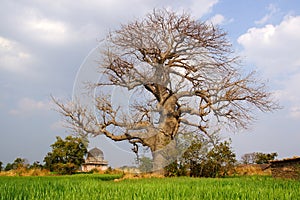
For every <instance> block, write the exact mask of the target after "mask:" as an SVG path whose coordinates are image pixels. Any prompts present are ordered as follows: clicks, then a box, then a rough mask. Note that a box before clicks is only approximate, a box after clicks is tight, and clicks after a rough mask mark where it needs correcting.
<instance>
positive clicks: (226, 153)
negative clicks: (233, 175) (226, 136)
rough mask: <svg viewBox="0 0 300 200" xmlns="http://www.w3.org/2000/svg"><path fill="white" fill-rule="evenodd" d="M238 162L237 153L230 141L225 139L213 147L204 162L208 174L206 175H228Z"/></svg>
mask: <svg viewBox="0 0 300 200" xmlns="http://www.w3.org/2000/svg"><path fill="white" fill-rule="evenodd" d="M235 163H236V155H235V153H234V152H233V151H232V149H231V147H230V142H228V141H224V142H221V143H219V144H217V145H216V146H214V148H212V149H211V150H210V151H209V152H208V154H207V156H206V160H205V161H204V163H203V164H202V166H204V169H205V171H206V173H207V174H205V173H204V176H208V177H217V176H226V175H228V172H229V171H230V170H232V169H233V167H234V165H235Z"/></svg>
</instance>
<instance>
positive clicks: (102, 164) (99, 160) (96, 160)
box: [82, 147, 108, 172]
mask: <svg viewBox="0 0 300 200" xmlns="http://www.w3.org/2000/svg"><path fill="white" fill-rule="evenodd" d="M107 168H108V162H107V161H106V160H104V154H103V151H101V150H100V149H98V148H96V147H95V148H93V149H91V150H90V151H89V152H88V154H87V157H86V159H85V163H83V164H82V171H84V172H88V171H91V170H94V169H96V170H100V171H101V170H106V169H107Z"/></svg>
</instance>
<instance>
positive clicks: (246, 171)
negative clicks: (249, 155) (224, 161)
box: [235, 164, 272, 176]
mask: <svg viewBox="0 0 300 200" xmlns="http://www.w3.org/2000/svg"><path fill="white" fill-rule="evenodd" d="M235 173H236V174H237V175H250V176H251V175H272V172H271V168H270V167H269V168H267V165H258V164H249V165H238V166H237V167H235Z"/></svg>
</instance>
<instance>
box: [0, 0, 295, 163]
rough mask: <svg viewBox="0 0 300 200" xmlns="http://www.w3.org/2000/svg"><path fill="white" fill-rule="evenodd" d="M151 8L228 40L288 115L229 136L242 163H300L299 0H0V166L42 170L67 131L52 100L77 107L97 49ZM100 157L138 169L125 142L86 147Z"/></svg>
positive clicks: (264, 118)
mask: <svg viewBox="0 0 300 200" xmlns="http://www.w3.org/2000/svg"><path fill="white" fill-rule="evenodd" d="M154 8H168V9H172V10H175V11H178V12H182V11H183V10H184V11H187V12H189V13H190V14H191V16H193V18H195V19H198V20H208V21H210V22H212V23H214V24H217V25H219V26H220V27H221V28H222V29H224V30H225V31H226V32H227V33H228V39H229V40H230V41H231V42H232V44H233V49H234V50H235V51H236V53H237V54H238V55H240V56H241V58H242V60H243V68H245V69H246V70H256V71H257V72H258V74H259V75H260V77H261V79H262V80H265V81H267V85H268V88H269V90H270V91H271V92H272V93H273V98H274V100H276V101H278V102H279V103H280V105H281V106H282V109H281V110H278V111H274V112H273V113H258V114H257V117H256V121H255V122H254V124H253V125H252V126H251V128H250V129H248V130H241V131H240V132H238V133H234V134H233V133H227V134H226V136H227V137H230V138H231V139H232V147H233V150H234V151H235V153H236V154H237V156H238V158H239V157H240V156H241V155H243V154H245V153H250V152H258V151H259V152H278V154H279V158H286V157H292V156H296V155H298V156H300V132H299V130H300V123H299V122H300V90H299V85H300V55H299V50H298V47H300V4H299V2H298V1H297V0H251V1H249V0H241V1H236V0H186V1H176V0H165V1H162V0H144V1H142V0H127V1H121V0H90V1H85V0H78V1H70V0H56V1H51V0H44V1H40V0H1V2H0V91H1V92H0V119H1V122H0V161H2V162H3V163H8V162H13V161H14V159H15V158H17V157H21V158H26V159H28V160H29V162H30V163H32V162H34V161H43V158H44V157H45V155H46V154H47V152H49V151H50V150H51V148H50V145H51V144H52V143H54V142H55V140H56V139H55V137H56V136H61V137H65V136H66V135H68V134H70V132H68V130H67V129H66V128H64V127H62V125H61V120H62V117H61V116H60V115H59V114H58V113H57V112H56V111H55V106H54V105H53V103H52V102H51V97H50V96H51V95H53V96H55V97H57V98H59V99H62V100H66V101H67V100H70V99H71V98H72V96H73V93H74V91H73V87H74V84H76V81H78V80H77V79H76V78H78V73H79V74H80V69H82V68H81V67H82V66H86V65H87V63H88V62H86V60H85V59H86V57H88V56H89V55H90V53H91V51H92V52H93V49H94V48H95V47H96V46H97V44H98V43H99V41H101V39H102V38H104V37H105V35H107V33H108V32H109V31H110V30H116V29H117V28H119V27H120V24H122V23H123V24H124V23H128V22H130V21H132V20H135V19H139V18H142V17H143V16H144V15H145V14H147V13H149V12H151V11H152V10H153V9H154ZM93 147H98V148H100V149H102V150H103V152H104V156H105V159H106V160H108V161H109V164H110V165H111V166H113V167H117V166H121V165H125V164H132V162H133V159H134V155H133V154H132V153H130V152H129V150H130V148H129V147H128V146H127V145H126V144H125V143H118V144H115V143H114V142H111V141H109V140H107V139H105V138H104V137H103V136H99V137H96V138H93V139H91V143H90V146H89V148H93Z"/></svg>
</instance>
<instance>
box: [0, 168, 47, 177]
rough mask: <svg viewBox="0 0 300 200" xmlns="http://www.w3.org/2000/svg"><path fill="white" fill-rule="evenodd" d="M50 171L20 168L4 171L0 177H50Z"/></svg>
mask: <svg viewBox="0 0 300 200" xmlns="http://www.w3.org/2000/svg"><path fill="white" fill-rule="evenodd" d="M48 175H50V172H49V170H46V169H26V168H19V169H15V170H9V171H2V172H1V173H0V176H48Z"/></svg>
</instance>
